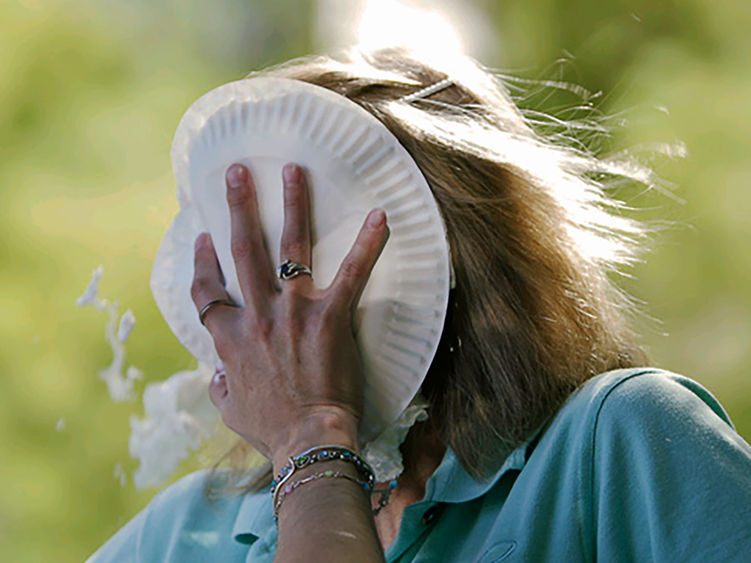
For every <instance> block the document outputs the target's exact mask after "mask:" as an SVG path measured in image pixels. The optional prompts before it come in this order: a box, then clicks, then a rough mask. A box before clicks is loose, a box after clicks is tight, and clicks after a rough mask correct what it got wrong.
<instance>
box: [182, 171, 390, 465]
mask: <svg viewBox="0 0 751 563" xmlns="http://www.w3.org/2000/svg"><path fill="white" fill-rule="evenodd" d="M283 180H284V228H283V232H282V240H281V251H280V253H281V256H280V257H279V260H280V263H281V261H283V260H284V259H290V260H292V261H293V262H300V263H302V264H306V265H309V266H311V268H312V269H314V266H315V265H312V264H311V241H310V238H311V237H310V206H309V199H308V190H307V184H306V180H305V177H304V174H303V172H302V170H301V169H300V168H299V167H298V166H296V165H291V164H290V165H287V166H285V168H284V171H283ZM226 182H227V202H228V204H229V210H230V222H231V246H232V256H233V258H234V261H235V266H236V270H237V276H238V280H239V283H240V288H241V291H242V295H243V299H244V301H245V305H244V307H243V308H234V307H228V306H223V305H219V306H215V307H212V308H211V309H210V311H209V312H208V313H207V314H206V317H205V319H204V322H205V325H206V327H207V328H208V330H209V332H210V333H211V336H212V337H213V339H214V345H215V347H216V350H217V353H218V354H219V357H220V358H221V360H222V362H223V363H224V366H225V369H226V376H222V375H221V374H219V375H218V376H217V377H214V378H213V379H212V381H211V383H210V384H209V396H210V397H211V401H212V402H213V403H214V405H215V406H216V407H217V408H218V409H219V412H220V413H221V417H222V420H223V421H224V423H225V424H226V425H227V426H228V427H229V428H230V429H232V430H233V431H235V432H236V433H237V434H239V435H240V436H242V437H243V438H244V439H245V440H247V441H248V442H249V443H250V444H251V445H252V446H254V447H255V448H256V449H258V450H259V451H260V452H261V453H262V454H264V455H265V456H266V457H268V458H269V459H272V461H273V462H274V466H275V468H277V469H278V468H279V466H280V464H281V465H283V464H284V462H285V461H286V459H287V457H289V456H290V455H293V454H295V453H297V452H298V451H300V450H303V449H305V448H307V447H311V446H314V445H320V444H324V443H335V444H341V445H344V446H349V447H353V448H357V447H358V444H357V430H358V427H359V424H360V420H361V418H362V408H363V389H364V380H363V371H362V365H361V361H360V357H359V353H358V350H357V347H356V344H355V339H354V335H353V332H352V313H353V311H354V309H355V307H356V305H357V302H358V300H359V297H360V294H361V293H362V290H363V288H364V287H365V284H366V282H367V280H368V277H369V275H370V272H371V270H372V268H373V266H374V265H375V262H376V260H377V259H378V256H379V255H380V253H381V250H382V249H383V246H384V245H385V243H386V240H387V238H388V227H387V226H386V216H385V214H384V212H383V211H382V210H380V209H376V210H373V211H371V212H370V214H369V215H368V217H367V219H366V221H365V223H364V225H363V227H362V229H361V230H360V232H359V234H358V236H357V239H356V240H355V243H354V245H353V246H352V248H351V250H350V251H349V253H348V254H347V256H346V257H345V259H344V261H343V262H342V264H341V266H340V268H339V270H338V272H337V274H336V276H335V278H334V281H333V282H332V283H331V285H330V286H329V287H328V288H326V289H318V288H316V287H315V286H314V284H313V280H312V279H311V277H310V276H309V275H299V276H297V277H295V278H293V279H289V280H283V281H281V289H279V288H278V286H277V280H276V273H275V269H274V268H273V266H272V262H271V259H270V257H269V255H268V251H267V249H266V246H265V244H264V235H263V232H262V230H261V227H260V221H259V215H258V205H257V201H256V193H255V188H254V185H253V182H252V179H251V177H250V173H249V171H248V169H247V168H245V167H244V166H242V165H239V164H233V165H232V166H230V168H229V169H228V170H227V174H226ZM192 297H193V302H194V303H195V305H196V307H197V309H198V310H199V311H200V310H201V309H202V308H203V306H205V305H206V304H207V303H209V302H210V301H213V300H215V299H230V297H229V295H228V294H227V291H226V289H225V287H224V280H223V277H222V273H221V270H220V267H219V263H218V261H217V257H216V252H215V250H214V247H213V245H212V242H211V238H210V237H209V235H208V234H207V233H202V234H201V235H199V237H198V238H197V239H196V245H195V274H194V278H193V286H192Z"/></svg>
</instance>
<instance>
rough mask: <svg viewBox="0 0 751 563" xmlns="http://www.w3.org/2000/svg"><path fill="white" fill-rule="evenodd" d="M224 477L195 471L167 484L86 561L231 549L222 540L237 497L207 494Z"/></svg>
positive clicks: (238, 501) (227, 534)
mask: <svg viewBox="0 0 751 563" xmlns="http://www.w3.org/2000/svg"><path fill="white" fill-rule="evenodd" d="M226 477H227V475H225V474H222V473H215V474H212V473H211V472H210V471H208V470H206V471H198V472H195V473H191V474H189V475H187V476H185V477H183V478H181V479H179V480H178V481H176V482H175V483H173V484H171V485H169V486H168V487H166V488H165V489H163V490H162V491H160V492H159V493H158V494H157V495H156V496H155V497H154V498H153V499H152V500H151V502H150V503H149V504H148V505H147V506H146V508H144V509H143V510H142V511H141V512H140V513H138V514H137V515H136V516H135V517H134V518H133V519H132V520H131V521H130V522H128V523H127V524H126V525H125V526H123V528H121V529H120V530H119V531H118V532H117V533H116V534H115V535H114V536H113V537H112V538H110V539H109V540H108V541H107V542H106V543H105V544H104V545H103V546H102V547H101V548H100V549H99V550H98V551H97V552H96V553H95V554H94V555H93V556H92V557H91V559H90V561H97V562H98V561H141V560H147V561H150V560H164V561H166V560H178V559H179V557H180V554H181V553H182V554H195V553H197V552H200V551H203V550H209V549H214V550H216V549H217V548H220V546H227V545H231V542H227V540H228V539H229V538H230V537H231V533H232V527H233V525H234V523H235V519H236V516H237V513H238V510H239V507H240V505H241V503H242V497H241V496H240V495H234V496H230V495H225V496H217V497H216V498H215V497H214V496H210V495H209V494H208V490H207V486H208V485H210V484H211V485H215V486H217V487H219V486H221V485H222V484H223V483H222V479H226ZM210 479H211V481H210ZM191 557H192V555H191ZM189 559H190V558H189ZM191 560H193V559H191Z"/></svg>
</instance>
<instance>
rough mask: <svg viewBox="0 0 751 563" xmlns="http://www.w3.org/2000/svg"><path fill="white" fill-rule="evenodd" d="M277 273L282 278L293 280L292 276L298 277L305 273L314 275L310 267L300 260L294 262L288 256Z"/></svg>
mask: <svg viewBox="0 0 751 563" xmlns="http://www.w3.org/2000/svg"><path fill="white" fill-rule="evenodd" d="M276 273H277V276H279V279H280V280H291V279H292V278H296V277H297V276H300V275H303V274H304V275H306V276H311V277H312V276H313V272H311V271H310V268H308V267H307V266H306V265H305V264H301V263H300V262H293V261H292V260H290V259H289V258H287V259H286V260H285V261H284V262H282V263H281V264H280V265H279V268H277V270H276Z"/></svg>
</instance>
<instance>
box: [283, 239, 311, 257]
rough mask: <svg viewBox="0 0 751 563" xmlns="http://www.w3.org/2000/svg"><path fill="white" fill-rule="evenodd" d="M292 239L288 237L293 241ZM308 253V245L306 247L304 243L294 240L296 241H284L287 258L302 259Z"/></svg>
mask: <svg viewBox="0 0 751 563" xmlns="http://www.w3.org/2000/svg"><path fill="white" fill-rule="evenodd" d="M291 238H292V237H288V239H291ZM306 253H307V245H305V244H304V243H303V242H301V241H299V240H297V239H294V240H285V241H284V254H285V258H286V257H291V259H295V258H301V257H303V256H304V255H305V254H306Z"/></svg>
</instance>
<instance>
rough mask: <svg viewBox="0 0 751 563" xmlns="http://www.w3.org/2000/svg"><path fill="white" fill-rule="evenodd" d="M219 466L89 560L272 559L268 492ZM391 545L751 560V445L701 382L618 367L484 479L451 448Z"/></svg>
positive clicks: (495, 553)
mask: <svg viewBox="0 0 751 563" xmlns="http://www.w3.org/2000/svg"><path fill="white" fill-rule="evenodd" d="M206 475H207V473H206V472H199V473H194V474H192V475H189V476H187V477H185V478H183V479H181V480H180V481H178V482H176V483H175V484H173V485H171V486H169V487H167V488H166V489H165V490H164V491H162V492H161V493H159V494H158V495H157V496H156V497H154V499H153V500H152V501H151V503H150V504H149V505H148V506H147V507H146V508H145V509H144V510H143V511H142V512H140V513H139V514H138V515H137V516H135V518H133V520H131V521H130V522H129V523H128V524H127V525H126V526H125V527H124V528H122V529H121V530H120V531H119V532H117V534H115V536H113V537H112V538H111V539H110V540H109V541H108V542H107V543H106V544H105V545H104V546H102V548H100V549H99V551H97V552H96V553H95V554H94V555H93V556H92V557H91V559H90V561H95V562H100V561H118V562H124V561H175V562H177V561H179V562H192V561H196V562H198V561H201V562H204V561H227V562H229V561H252V562H268V561H272V559H273V557H274V553H275V550H276V542H277V531H276V526H275V523H274V519H273V517H272V514H271V500H270V496H269V494H268V493H257V494H246V495H243V496H236V497H232V498H225V499H220V500H216V501H211V502H210V501H208V500H207V499H206V498H205V496H204V493H203V485H204V480H205V478H206ZM386 559H387V560H388V561H393V562H407V561H421V562H429V561H437V562H442V561H456V562H483V563H490V562H498V561H531V562H545V561H550V562H553V561H554V562H561V561H576V562H578V561H596V560H600V561H608V562H611V561H616V562H617V561H639V562H641V561H680V562H685V561H702V562H714V561H751V447H749V445H748V444H747V443H746V442H745V441H744V440H743V439H742V438H741V437H740V436H739V435H738V434H737V433H736V432H735V431H734V429H733V427H732V424H731V422H730V420H729V418H728V416H727V414H726V413H725V411H724V410H723V408H722V407H721V406H720V404H719V403H718V402H717V400H715V399H714V397H712V395H711V394H710V393H709V392H708V391H707V390H706V389H704V388H703V387H701V386H700V385H699V384H698V383H696V382H694V381H691V380H690V379H686V378H684V377H681V376H679V375H675V374H672V373H669V372H665V371H661V370H657V369H651V368H643V369H629V370H618V371H613V372H608V373H605V374H602V375H599V376H597V377H595V378H593V379H591V380H590V381H588V382H587V383H586V384H584V385H583V386H582V387H581V388H580V389H578V390H577V391H576V392H575V393H573V394H572V395H571V396H570V397H569V399H568V400H567V401H566V403H565V404H564V405H563V407H562V408H561V409H560V410H559V411H558V413H557V414H556V415H555V416H554V417H553V418H552V419H551V420H550V421H549V422H548V424H546V425H545V427H543V428H542V429H541V430H540V431H539V432H538V433H537V434H536V435H535V436H533V437H532V438H531V439H530V440H529V441H528V442H526V443H525V444H522V445H521V446H519V447H518V448H517V449H516V450H515V451H513V452H512V453H511V454H510V455H509V456H508V457H507V458H506V460H505V462H504V463H503V465H502V466H501V467H500V468H499V469H498V471H497V472H496V473H495V475H493V476H492V477H491V478H489V479H487V480H485V481H477V480H475V479H473V478H472V477H471V476H470V475H469V474H468V473H467V472H466V471H465V470H464V469H463V468H462V466H461V464H460V463H459V461H458V460H457V458H456V456H455V455H454V453H453V452H452V451H451V450H450V449H449V450H447V452H446V454H445V456H444V458H443V461H442V462H441V464H440V465H439V467H438V468H437V469H436V471H435V473H434V474H433V475H432V476H431V477H430V479H429V480H428V481H427V483H426V487H425V497H424V498H423V500H421V501H419V502H416V503H414V504H412V505H410V506H408V507H406V508H405V510H404V514H403V516H402V522H401V528H400V529H399V534H398V536H397V538H396V540H395V541H394V543H393V544H392V545H391V546H389V548H388V550H387V551H386Z"/></svg>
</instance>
